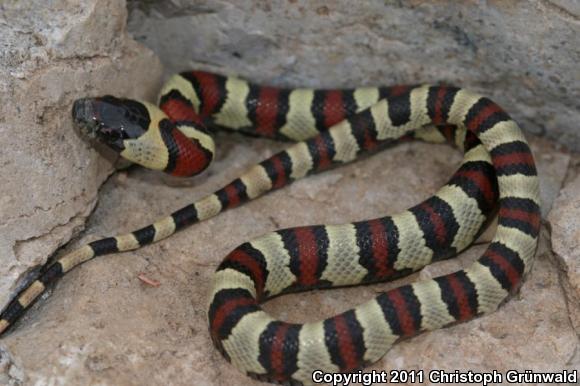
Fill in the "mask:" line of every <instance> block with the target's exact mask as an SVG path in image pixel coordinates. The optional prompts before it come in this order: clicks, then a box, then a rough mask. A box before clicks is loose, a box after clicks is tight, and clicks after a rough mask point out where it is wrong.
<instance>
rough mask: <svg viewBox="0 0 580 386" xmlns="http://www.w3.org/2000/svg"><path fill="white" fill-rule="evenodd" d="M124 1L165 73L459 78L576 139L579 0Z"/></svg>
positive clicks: (331, 80) (529, 124)
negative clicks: (361, 1)
mask: <svg viewBox="0 0 580 386" xmlns="http://www.w3.org/2000/svg"><path fill="white" fill-rule="evenodd" d="M130 4H131V5H132V9H131V12H130V15H129V31H130V32H131V33H132V34H133V35H134V36H135V38H136V39H137V40H138V41H140V42H143V43H144V44H145V45H147V46H149V47H150V48H152V49H153V51H155V52H156V53H157V54H158V55H159V57H160V58H161V59H162V61H163V63H164V64H165V68H166V72H167V73H173V72H177V71H183V70H187V69H190V68H200V67H202V68H210V69H218V70H220V71H221V72H226V73H239V74H241V75H243V76H245V77H248V78H250V79H255V80H259V81H268V83H272V81H273V83H276V84H280V85H291V86H297V85H310V86H324V87H337V86H358V85H362V84H367V85H377V84H397V83H411V84H416V83H422V82H425V83H435V82H444V83H448V84H455V85H458V86H462V87H469V88H470V89H474V90H476V91H479V92H482V93H483V94H485V95H488V96H490V97H492V99H493V100H494V101H496V102H498V103H499V104H500V105H501V106H503V107H505V108H506V109H507V111H509V112H510V114H512V115H513V117H514V118H515V119H516V120H517V121H518V122H520V123H521V124H522V126H523V128H524V129H525V130H527V131H528V132H531V133H534V134H538V135H544V136H546V137H548V138H551V139H554V140H556V141H559V142H560V143H561V144H564V145H566V146H568V147H569V148H571V149H575V150H580V131H578V130H577V122H578V121H579V120H580V110H579V109H578V106H577V96H578V95H580V78H579V77H578V56H579V55H580V27H579V24H578V21H579V20H580V7H579V6H578V5H577V2H574V1H566V0H561V1H553V0H552V1H533V2H527V3H526V4H519V3H518V4H517V5H516V4H515V3H513V2H509V1H493V2H472V1H461V2H457V1H438V2H429V1H416V0H404V1H368V2H364V5H357V6H353V5H352V2H351V1H348V0H340V1H334V2H332V3H329V4H327V5H323V4H322V3H320V2H304V1H280V2H275V3H272V2H257V1H252V0H242V1H239V0H236V1H233V0H218V1H199V0H176V1H170V2H151V1H133V2H131V3H130ZM574 4H576V5H574Z"/></svg>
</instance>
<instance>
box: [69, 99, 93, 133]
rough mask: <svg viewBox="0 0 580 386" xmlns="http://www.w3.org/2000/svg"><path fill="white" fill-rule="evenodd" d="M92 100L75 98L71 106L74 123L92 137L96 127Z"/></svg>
mask: <svg viewBox="0 0 580 386" xmlns="http://www.w3.org/2000/svg"><path fill="white" fill-rule="evenodd" d="M93 104H94V100H93V99H92V98H81V99H77V100H76V101H75V102H74V104H73V108H72V117H73V121H74V123H75V125H76V126H77V127H78V128H79V129H80V130H81V131H82V133H83V134H87V135H88V136H89V137H91V138H94V137H95V135H96V130H97V127H98V122H97V117H96V115H95V109H94V105H93Z"/></svg>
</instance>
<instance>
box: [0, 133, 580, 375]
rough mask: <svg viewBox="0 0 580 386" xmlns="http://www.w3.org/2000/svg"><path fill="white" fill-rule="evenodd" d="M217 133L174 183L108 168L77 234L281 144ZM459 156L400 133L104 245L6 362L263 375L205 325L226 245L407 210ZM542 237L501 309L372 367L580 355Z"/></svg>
mask: <svg viewBox="0 0 580 386" xmlns="http://www.w3.org/2000/svg"><path fill="white" fill-rule="evenodd" d="M217 142H218V143H219V145H218V150H219V156H218V159H217V162H216V163H215V164H213V165H212V166H210V169H209V170H208V173H206V174H204V175H203V176H200V177H198V178H194V179H192V180H187V181H185V182H182V183H181V186H180V187H170V186H168V185H167V184H165V182H166V177H165V176H163V175H160V174H157V173H150V172H147V171H145V170H142V169H138V168H132V169H129V170H128V171H126V172H121V173H119V174H118V175H117V176H115V177H114V178H111V179H110V180H109V181H108V182H107V183H106V184H105V185H104V187H103V189H102V191H101V196H100V201H99V205H98V207H97V209H96V211H95V212H94V214H93V216H91V221H90V222H89V225H88V228H87V231H86V232H85V234H84V235H83V237H82V238H81V239H80V240H79V241H78V242H77V243H76V244H77V245H78V244H80V243H83V242H88V241H92V240H95V239H97V238H100V237H103V236H108V235H111V234H114V233H116V232H118V231H122V232H124V231H129V230H132V229H135V228H137V227H140V226H143V225H145V224H147V223H149V222H150V221H151V220H153V219H155V218H157V217H159V216H161V215H164V214H166V213H169V212H170V211H172V210H174V209H176V208H178V207H180V206H181V205H185V204H187V203H189V202H191V201H192V200H195V199H197V198H200V197H202V196H203V195H205V194H207V193H210V192H212V191H214V190H215V189H217V188H219V187H221V186H222V185H223V184H224V183H225V182H227V181H229V180H231V179H233V178H234V177H236V176H237V175H239V174H240V173H241V172H242V171H244V170H245V169H247V168H248V167H250V166H251V165H253V164H254V163H255V162H257V161H259V160H261V159H263V158H265V157H267V156H268V155H271V154H272V153H273V152H274V151H276V150H278V149H281V148H283V147H285V145H284V144H280V143H277V142H272V141H268V140H259V139H250V138H244V137H241V136H235V135H227V134H222V135H219V136H218V138H217ZM531 144H532V148H533V149H534V151H535V152H536V159H537V162H538V167H539V168H540V170H546V171H548V172H557V173H560V174H561V173H563V172H562V171H558V170H555V169H554V168H551V167H548V166H547V165H546V163H549V162H551V161H549V160H551V159H557V158H558V157H559V156H558V154H559V153H558V151H557V150H556V149H554V147H553V146H548V144H546V143H545V141H537V140H533V141H532V142H531ZM538 152H540V153H538ZM544 155H546V156H544ZM550 155H551V157H550ZM460 159H461V156H460V154H459V153H457V152H454V151H452V150H450V149H449V148H448V147H446V146H442V145H428V144H422V143H407V144H402V145H400V146H396V147H394V148H392V149H388V150H385V151H383V152H381V153H379V154H376V155H374V156H372V157H369V158H368V159H365V160H361V161H360V162H356V163H354V164H351V165H347V166H344V167H341V168H337V169H334V170H331V171H328V172H325V173H322V174H319V175H316V176H312V177H309V178H307V179H305V180H302V181H297V182H296V183H294V184H293V185H291V186H289V187H287V188H284V189H282V190H280V191H277V192H274V193H272V194H269V195H267V196H265V197H263V198H260V199H258V200H256V201H253V202H251V203H248V204H246V205H244V206H242V207H240V208H237V209H235V210H232V211H229V212H226V213H223V214H221V215H219V216H217V217H215V218H213V219H210V220H208V221H205V222H203V223H200V224H197V225H195V226H193V227H191V228H189V229H187V230H184V231H183V232H180V233H178V234H176V235H173V236H172V237H171V238H169V239H168V240H165V241H163V242H160V243H157V244H154V245H151V246H148V247H145V248H143V249H141V250H138V251H133V252H127V253H123V254H119V255H110V256H103V257H99V258H97V259H95V260H94V261H91V262H90V263H87V264H84V265H83V266H81V267H79V268H78V269H75V270H74V271H73V272H71V273H70V274H68V275H67V276H66V278H64V279H63V280H62V281H61V282H60V283H59V284H58V285H57V286H56V287H55V289H54V291H53V293H52V295H51V296H50V297H48V298H46V299H45V300H43V301H40V302H39V303H38V304H37V305H36V306H34V307H33V308H32V309H31V310H30V311H29V312H28V313H27V315H26V316H25V318H24V319H23V320H22V321H21V322H20V323H18V325H17V326H15V327H16V328H15V329H13V330H12V332H11V333H10V334H9V335H7V336H6V337H4V338H3V340H2V343H3V346H4V347H5V350H6V351H8V352H9V353H10V354H11V358H13V361H12V362H11V363H10V366H11V367H10V368H12V367H14V368H15V369H18V370H19V371H20V373H17V374H24V375H25V377H26V382H27V383H28V384H52V383H56V382H59V383H62V384H96V383H101V384H116V385H143V384H171V385H176V386H180V385H184V386H185V385H191V384H192V383H195V384H203V385H224V384H229V385H256V386H258V385H261V384H262V383H259V382H255V381H251V380H250V379H248V378H246V377H245V376H243V375H241V374H240V373H239V372H238V370H236V369H235V368H234V367H233V366H232V365H230V364H229V363H227V362H226V361H225V360H224V359H223V358H222V357H221V355H220V354H219V353H218V352H217V351H216V350H215V349H214V347H213V345H212V343H211V340H210V338H209V333H208V332H207V314H206V312H207V309H206V305H207V296H208V291H209V283H210V280H211V276H212V274H213V272H214V270H215V268H216V267H217V265H218V264H219V262H220V261H221V260H222V259H223V257H224V256H225V255H226V254H227V253H228V252H229V251H230V250H231V249H233V248H234V247H235V246H236V245H238V244H240V243H242V242H244V241H247V240H249V239H251V238H253V237H256V236H258V235H260V234H262V233H264V232H267V231H271V230H274V229H279V228H284V227H290V226H296V225H305V224H320V223H342V222H346V221H351V220H361V219H365V218H370V217H372V216H379V215H382V214H387V213H395V212H396V211H399V210H403V209H405V208H407V207H409V206H412V205H414V204H416V203H418V202H419V201H421V200H423V199H425V198H427V197H428V196H430V195H431V194H432V193H433V192H435V191H436V190H437V188H438V187H439V186H440V185H441V184H444V183H445V182H446V181H447V179H448V177H449V176H450V175H451V174H452V173H453V171H454V169H455V167H456V166H457V165H458V163H459V162H460ZM549 178H553V179H554V180H560V181H561V179H562V178H563V177H560V176H553V177H549ZM543 236H544V237H543V238H542V243H541V247H540V250H539V252H538V259H537V261H536V264H535V266H534V269H533V271H532V274H531V275H530V276H529V277H528V279H527V280H526V282H525V284H524V286H523V288H522V290H521V292H520V294H519V295H517V296H516V297H515V298H513V299H511V300H510V301H509V302H507V303H506V305H504V306H502V307H501V308H500V309H499V310H498V311H497V312H495V313H493V314H490V315H488V316H485V317H482V318H478V319H476V320H474V321H471V322H467V323H463V324H459V325H456V326H453V327H449V328H446V329H443V330H440V331H436V332H430V333H426V334H422V335H420V336H418V337H416V338H413V339H410V340H407V341H405V342H401V343H400V344H397V345H396V346H395V347H394V348H393V349H392V350H390V352H389V353H388V354H387V355H386V356H385V357H384V358H383V359H382V360H381V361H380V362H379V363H377V364H375V365H374V366H373V367H372V368H374V369H392V368H405V369H424V370H428V369H431V368H447V369H452V370H454V369H456V368H459V369H472V370H474V371H475V370H491V369H498V370H501V371H505V370H506V369H508V368H510V367H515V368H525V369H528V368H532V369H537V370H540V369H541V370H547V369H563V368H570V367H573V366H576V368H577V367H578V362H577V358H574V357H573V355H574V352H575V350H578V349H579V348H580V347H578V340H577V335H576V332H575V331H574V329H573V328H572V326H571V325H570V323H569V315H568V311H567V308H566V301H565V299H564V295H563V291H562V288H561V286H560V284H559V281H558V269H557V267H556V266H555V264H554V263H553V259H552V258H551V257H550V256H551V252H550V248H549V243H548V241H547V239H546V236H547V234H546V232H545V231H544V232H543ZM70 248H74V245H72V246H70ZM482 249H483V246H477V247H475V248H474V249H472V250H470V251H468V252H467V253H464V254H462V256H461V257H460V258H459V259H453V260H450V261H445V262H441V263H439V264H437V265H435V266H432V267H429V268H428V269H426V270H424V271H423V272H422V273H420V274H416V275H414V276H413V277H410V278H407V279H405V280H403V281H399V282H395V283H388V284H378V285H373V286H367V287H357V288H348V289H338V290H332V291H317V292H309V293H303V294H294V295H288V296H283V297H280V298H276V299H274V300H272V301H271V302H269V303H267V304H266V305H265V308H266V309H267V310H268V311H270V312H272V313H273V314H274V315H276V316H277V317H280V318H282V319H285V320H289V321H297V322H304V321H307V320H316V319H319V318H324V317H328V316H331V315H334V314H336V313H338V312H341V311H344V310H346V309H348V308H350V307H353V306H355V305H357V304H360V303H361V302H362V301H364V300H365V299H370V298H371V297H372V296H374V295H375V293H376V292H377V291H380V290H384V289H387V288H391V287H393V286H395V285H398V284H400V283H401V282H407V281H411V280H416V279H417V277H418V276H421V277H431V276H434V275H439V274H442V273H445V272H451V271H454V270H457V269H459V268H461V267H464V266H467V265H468V264H469V263H470V262H471V261H472V260H473V259H475V258H476V257H477V256H478V255H479V254H480V253H481V252H482ZM141 274H143V275H144V276H145V277H146V278H148V279H152V280H154V281H158V282H159V283H160V286H159V287H154V286H150V285H148V284H146V283H144V282H143V281H141V280H140V279H139V278H138V276H139V275H141ZM530 338H531V339H530ZM31 342H34V344H31ZM418 353H420V355H418ZM571 358H572V359H573V360H571ZM575 361H576V362H575Z"/></svg>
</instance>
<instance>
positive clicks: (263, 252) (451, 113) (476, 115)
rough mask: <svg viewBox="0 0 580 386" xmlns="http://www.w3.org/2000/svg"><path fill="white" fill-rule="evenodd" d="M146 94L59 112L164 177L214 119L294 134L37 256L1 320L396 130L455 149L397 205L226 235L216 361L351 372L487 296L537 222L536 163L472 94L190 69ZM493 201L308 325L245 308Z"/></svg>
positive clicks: (196, 168) (329, 277)
mask: <svg viewBox="0 0 580 386" xmlns="http://www.w3.org/2000/svg"><path fill="white" fill-rule="evenodd" d="M159 106H160V109H159V108H157V107H155V106H153V105H151V104H148V103H146V102H137V101H132V100H128V99H118V98H115V97H111V96H105V97H100V98H86V99H81V100H78V101H77V102H75V105H74V107H73V117H74V120H75V121H76V123H77V124H78V126H80V127H81V128H82V129H83V130H84V131H85V132H86V133H88V134H89V135H91V136H93V137H96V138H97V139H99V140H100V141H101V142H104V143H106V144H107V145H108V146H109V147H111V148H113V149H115V150H116V151H118V152H119V153H120V154H121V155H122V156H123V157H124V158H126V159H128V160H130V161H132V162H134V163H137V164H140V165H143V166H145V167H147V168H151V169H155V170H163V171H165V172H168V173H170V174H173V175H177V176H191V175H194V174H197V173H199V172H201V171H202V170H203V169H205V168H206V167H207V166H208V165H209V163H210V162H211V160H212V158H213V154H214V143H213V139H212V137H211V131H213V129H215V128H225V129H229V130H236V131H240V132H244V133H247V134H251V135H259V136H265V137H269V138H275V139H284V140H293V141H300V142H298V143H296V144H294V145H293V146H291V147H290V148H288V149H287V150H285V151H281V152H279V153H277V154H275V155H273V156H272V157H270V158H268V159H266V160H265V161H262V162H261V163H259V164H258V165H255V166H254V167H252V168H251V169H249V171H248V172H246V173H245V174H243V175H242V176H241V177H239V178H237V179H235V180H234V181H232V182H230V183H229V184H227V185H226V186H225V187H223V188H222V189H220V190H218V191H216V192H215V193H214V194H211V195H209V196H206V197H205V198H203V199H201V200H199V201H196V202H195V203H192V204H190V205H187V206H185V207H183V208H181V209H179V210H177V211H176V212H174V213H172V214H171V215H170V216H168V217H166V218H164V219H162V220H160V221H157V222H155V223H153V224H151V225H148V226H146V227H144V228H141V229H139V230H137V231H134V232H131V233H128V234H124V235H120V236H116V237H110V238H105V239H102V240H98V241H94V242H91V243H89V244H88V245H85V246H84V247H82V248H80V249H77V250H74V251H73V252H71V253H68V254H66V255H64V256H62V257H60V258H59V259H57V260H56V261H55V262H53V263H52V264H47V265H46V266H45V267H44V268H43V269H42V270H41V272H40V273H39V275H38V277H37V279H36V280H34V281H33V282H32V283H31V284H30V285H28V286H27V287H26V288H25V289H24V290H23V291H21V292H20V293H19V294H18V296H16V297H15V299H14V300H13V301H12V302H11V303H10V304H9V305H8V307H7V308H6V309H5V310H4V311H3V312H2V314H1V315H0V331H4V330H5V329H6V328H7V327H9V326H10V325H12V324H13V323H14V322H15V320H16V319H17V318H18V317H19V316H20V315H21V314H22V313H23V312H24V310H25V309H26V308H27V307H29V306H30V304H32V302H33V301H34V300H35V299H37V298H38V296H39V295H40V294H41V293H43V292H44V291H45V289H46V288H47V286H48V285H49V284H51V283H53V282H55V281H56V280H57V279H58V278H60V277H61V276H63V275H64V274H65V273H66V272H68V271H70V270H71V269H72V268H74V267H75V266H78V265H79V264H81V263H83V262H85V261H87V260H90V259H92V258H94V257H95V256H100V255H104V254H108V253H113V252H120V251H128V250H133V249H136V248H139V247H141V246H143V245H146V244H149V243H152V242H156V241H159V240H162V239H164V238H167V237H169V236H170V235H172V234H173V233H175V232H176V231H178V230H180V229H183V228H184V227H187V226H189V225H191V224H194V223H196V222H198V221H202V220H205V219H208V218H210V217H213V216H215V215H217V214H218V213H220V212H222V211H223V210H225V209H229V208H233V207H236V206H238V205H240V204H242V203H243V202H246V201H248V200H251V199H254V198H256V197H258V196H260V195H262V194H264V193H267V192H269V191H272V190H274V189H278V188H281V187H283V186H285V185H287V184H289V183H290V182H292V181H294V180H296V179H299V178H302V177H304V176H306V175H307V174H309V173H312V172H317V171H321V170H324V169H327V168H329V167H331V166H334V165H337V164H342V163H346V162H350V161H352V160H354V159H355V158H357V156H358V155H359V154H360V153H363V152H366V151H370V150H376V149H380V148H381V147H383V145H385V144H388V143H391V142H392V141H394V140H397V139H401V138H411V137H414V138H418V139H421V140H426V141H429V142H450V143H452V144H455V145H457V146H458V147H460V148H462V149H463V150H464V152H465V156H464V159H463V163H462V164H461V166H460V168H459V169H458V170H457V172H456V173H455V174H454V175H453V176H452V178H451V179H450V180H449V182H448V183H447V184H446V185H445V186H443V187H442V188H441V189H440V190H439V191H438V192H437V193H436V194H435V195H434V196H432V197H430V198H429V199H427V200H425V201H424V202H423V203H421V204H419V205H417V206H415V207H413V208H411V209H409V210H407V211H404V212H402V213H400V214H397V215H394V216H388V217H381V218H377V219H373V220H368V221H361V222H356V223H349V224H342V225H317V226H306V227H298V228H292V229H284V230H278V231H275V232H272V233H268V234H266V235H264V236H262V237H260V238H257V239H255V240H252V241H250V242H246V243H244V244H242V245H240V246H239V247H237V248H236V249H234V250H233V251H232V252H231V253H230V254H229V255H228V256H227V257H226V258H225V259H224V261H223V262H222V263H221V264H220V265H219V267H218V268H217V271H216V273H215V276H214V281H213V288H212V290H211V297H210V302H209V310H208V322H209V331H210V334H211V338H212V340H213V342H214V344H215V346H216V347H217V348H218V349H219V351H220V352H221V353H222V354H223V355H224V357H225V358H226V359H227V360H229V361H230V362H231V363H233V364H234V365H235V366H236V367H238V368H239V369H240V370H242V371H244V372H246V373H247V374H248V375H250V376H253V377H256V378H258V379H261V380H267V381H271V382H283V383H289V384H300V383H309V382H310V381H311V376H312V372H313V371H314V370H323V371H326V372H332V371H341V372H347V371H353V370H355V369H358V368H361V367H362V366H365V365H366V364H369V363H372V362H375V361H377V360H378V359H379V358H380V357H381V356H383V355H384V354H385V352H386V351H387V350H388V349H389V347H390V346H391V345H392V344H393V343H394V342H395V341H396V340H398V339H399V338H403V337H408V336H411V335H414V334H416V333H418V332H420V331H423V330H433V329H437V328H440V327H443V326H446V325H449V324H451V323H454V322H458V321H464V320H468V319H471V318H473V317H475V316H476V315H479V314H483V313H488V312H491V311H493V310H495V309H496V308H497V307H498V306H499V305H500V303H502V302H503V301H504V300H505V299H506V298H507V297H508V295H510V294H511V293H513V292H514V291H515V290H517V288H518V287H519V285H520V283H521V281H522V277H523V275H524V274H525V273H526V272H527V271H529V269H530V267H531V263H532V259H533V257H534V254H535V248H536V244H537V237H538V232H539V227H540V214H539V213H540V212H539V198H538V196H539V194H538V190H539V188H538V178H537V173H536V168H535V165H534V161H533V157H532V154H531V151H530V148H529V146H528V144H527V142H526V140H525V138H524V136H523V134H522V133H521V131H520V129H519V128H518V126H517V124H516V123H515V122H514V121H513V120H511V118H510V117H509V116H508V114H506V113H505V112H504V111H503V110H502V109H501V108H500V107H499V106H498V105H496V104H495V103H494V102H492V101H491V100H489V99H487V98H485V97H482V96H479V95H477V94H474V93H471V92H469V91H466V90H464V89H459V88H455V87H449V86H395V87H381V88H372V87H365V88H356V89H348V90H311V89H282V88H274V87H264V86H259V85H255V84H252V83H249V82H247V81H245V80H242V79H239V78H237V77H226V76H221V75H217V74H212V73H208V72H203V71H192V72H185V73H182V74H179V75H174V76H173V77H172V78H171V79H170V80H169V81H168V82H167V83H166V84H165V86H164V87H163V89H162V91H161V97H160V100H159ZM498 200H499V209H498V227H497V232H496V235H495V238H494V239H493V241H492V242H491V244H490V245H489V247H488V249H487V250H486V252H485V253H484V254H483V256H482V257H481V258H480V259H479V260H477V261H476V262H475V263H473V265H472V266H470V267H469V268H467V269H465V270H461V271H458V272H454V273H451V274H449V275H446V276H442V277H438V278H435V279H432V280H424V281H419V282H415V283H413V284H410V285H404V286H401V287H398V288H395V289H392V290H390V291H387V292H383V293H380V294H379V295H378V296H377V297H376V298H375V299H373V300H370V301H368V302H366V303H364V304H362V305H359V306H358V307H356V308H354V309H351V310H349V311H346V312H343V313H342V314H340V315H337V316H334V317H331V318H328V319H326V320H323V321H317V322H312V323H306V324H291V323H285V322H282V321H278V320H276V319H274V318H272V317H271V316H270V315H268V314H267V313H265V312H264V311H263V310H262V309H261V308H260V306H259V303H260V302H263V301H265V300H267V299H268V298H270V297H272V296H276V295H279V294H283V293H287V292H291V291H303V290H307V289H314V288H322V287H324V288H326V287H333V286H348V285H355V284H361V283H369V282H376V281H384V280H390V279H393V278H396V277H401V276H404V275H407V274H408V273H411V272H413V271H416V270H418V269H420V268H422V267H424V266H425V265H427V264H429V263H431V262H433V261H436V260H440V259H445V258H448V257H450V256H452V255H454V254H456V253H457V252H458V251H461V250H463V249H465V248H466V247H467V246H468V245H469V244H470V243H471V242H472V241H473V240H474V238H475V237H476V235H477V234H478V233H479V232H480V230H481V228H482V225H483V224H484V222H485V221H486V219H487V218H488V216H489V215H490V213H491V212H492V210H494V208H496V206H497V202H498Z"/></svg>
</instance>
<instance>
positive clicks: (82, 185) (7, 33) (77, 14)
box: [0, 0, 161, 308]
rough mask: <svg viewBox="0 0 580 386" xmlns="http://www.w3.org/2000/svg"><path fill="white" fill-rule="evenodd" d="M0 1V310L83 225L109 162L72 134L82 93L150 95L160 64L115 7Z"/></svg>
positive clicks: (79, 1)
mask: <svg viewBox="0 0 580 386" xmlns="http://www.w3.org/2000/svg"><path fill="white" fill-rule="evenodd" d="M50 4H51V6H50V7H48V6H47V3H46V2H45V1H41V0H37V1H26V2H19V1H7V2H3V3H2V4H0V47H1V49H0V147H1V148H2V151H0V165H1V166H2V167H1V168H0V180H1V181H2V188H1V189H0V308H3V307H4V305H5V304H6V303H7V301H8V300H9V299H10V297H11V296H12V295H13V294H14V293H15V291H16V290H17V287H18V283H21V282H22V281H25V277H26V276H27V273H28V272H29V271H30V270H31V269H32V268H34V267H37V266H39V265H42V264H44V262H46V260H47V258H48V257H49V256H50V255H51V254H52V252H54V251H55V250H56V249H57V248H58V247H59V246H61V245H63V244H64V243H66V242H67V241H68V240H69V239H70V238H71V237H72V236H74V235H76V234H77V233H78V231H79V230H80V229H81V228H82V227H83V226H84V223H85V219H86V217H87V216H88V214H89V213H90V212H91V210H92V209H93V207H94V205H95V203H96V200H97V193H98V189H99V187H100V185H101V184H102V183H103V181H104V180H105V179H106V178H107V176H108V175H109V174H110V173H111V172H112V170H113V168H112V165H111V162H110V161H107V160H106V159H105V158H103V157H102V156H101V155H100V154H98V153H97V152H96V151H95V150H93V149H92V148H91V147H90V146H89V145H88V144H87V143H85V142H84V141H83V140H82V139H81V138H80V137H79V136H78V135H77V133H76V132H75V131H74V130H73V127H72V122H71V118H70V116H71V106H72V102H73V100H74V99H76V98H78V97H81V96H86V95H98V94H104V93H117V94H120V95H127V96H133V97H147V98H150V97H153V96H154V95H155V91H156V90H157V88H158V83H159V79H160V74H161V65H160V63H159V62H158V60H157V59H156V57H155V56H154V55H153V53H152V52H151V51H150V50H148V49H147V48H145V47H143V46H141V45H140V44H138V43H136V42H134V41H133V40H132V39H130V38H129V37H128V36H127V35H126V33H125V32H124V31H125V19H126V16H127V12H126V8H125V2H124V1H118V0H58V1H53V2H51V3H50Z"/></svg>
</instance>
